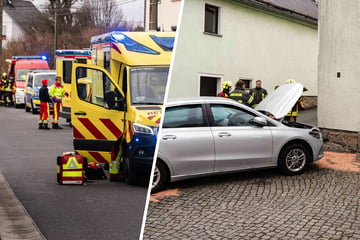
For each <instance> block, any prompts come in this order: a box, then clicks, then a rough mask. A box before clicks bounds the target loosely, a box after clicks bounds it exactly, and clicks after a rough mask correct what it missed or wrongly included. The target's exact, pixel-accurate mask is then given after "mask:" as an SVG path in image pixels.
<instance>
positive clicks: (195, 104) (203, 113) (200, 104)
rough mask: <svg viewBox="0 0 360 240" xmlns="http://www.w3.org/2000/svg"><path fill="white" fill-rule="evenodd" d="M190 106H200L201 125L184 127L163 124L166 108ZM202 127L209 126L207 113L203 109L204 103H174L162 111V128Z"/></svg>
mask: <svg viewBox="0 0 360 240" xmlns="http://www.w3.org/2000/svg"><path fill="white" fill-rule="evenodd" d="M191 106H195V107H196V106H200V107H201V113H202V117H203V126H185V127H166V126H165V125H164V124H165V115H166V111H167V110H168V109H173V108H183V107H191ZM203 127H209V119H208V113H207V111H206V109H205V106H204V104H202V103H189V104H180V105H174V106H171V107H166V109H165V112H164V120H163V123H162V128H164V129H182V128H203Z"/></svg>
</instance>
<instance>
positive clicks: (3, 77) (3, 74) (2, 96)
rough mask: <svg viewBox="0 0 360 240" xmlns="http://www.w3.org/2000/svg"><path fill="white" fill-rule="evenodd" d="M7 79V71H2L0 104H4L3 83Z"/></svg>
mask: <svg viewBox="0 0 360 240" xmlns="http://www.w3.org/2000/svg"><path fill="white" fill-rule="evenodd" d="M6 80H7V73H6V72H3V73H2V75H1V79H0V105H4V103H5V101H4V85H5V81H6Z"/></svg>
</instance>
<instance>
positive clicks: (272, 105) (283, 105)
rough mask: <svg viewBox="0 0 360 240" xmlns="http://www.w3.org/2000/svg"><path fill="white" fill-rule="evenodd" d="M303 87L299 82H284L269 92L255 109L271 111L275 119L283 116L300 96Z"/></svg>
mask: <svg viewBox="0 0 360 240" xmlns="http://www.w3.org/2000/svg"><path fill="white" fill-rule="evenodd" d="M303 89H304V87H303V85H302V84H300V83H288V84H284V85H282V86H280V87H278V88H277V89H276V90H275V91H273V92H272V93H270V94H269V95H268V96H267V97H266V98H265V99H264V100H263V101H262V102H260V103H259V105H257V106H256V108H255V109H256V110H258V111H266V112H268V113H271V114H272V115H273V116H274V117H275V118H276V119H279V118H283V117H284V116H285V115H286V114H287V113H288V112H289V111H290V110H291V108H292V107H293V106H294V105H295V103H296V102H297V101H298V99H299V98H300V97H301V94H302V92H303Z"/></svg>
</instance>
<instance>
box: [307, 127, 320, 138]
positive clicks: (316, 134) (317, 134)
mask: <svg viewBox="0 0 360 240" xmlns="http://www.w3.org/2000/svg"><path fill="white" fill-rule="evenodd" d="M309 134H310V135H311V136H313V137H314V138H317V139H321V138H322V135H321V132H320V131H319V130H316V129H313V130H311V131H310V132H309Z"/></svg>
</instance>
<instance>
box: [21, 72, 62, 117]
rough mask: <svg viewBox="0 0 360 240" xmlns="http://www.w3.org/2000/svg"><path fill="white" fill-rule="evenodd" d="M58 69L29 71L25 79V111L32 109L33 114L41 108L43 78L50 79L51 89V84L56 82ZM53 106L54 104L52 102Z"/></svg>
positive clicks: (49, 85)
mask: <svg viewBox="0 0 360 240" xmlns="http://www.w3.org/2000/svg"><path fill="white" fill-rule="evenodd" d="M55 77H56V71H51V70H48V71H46V70H42V71H33V72H29V73H28V75H27V78H26V81H25V91H24V92H25V97H24V98H25V99H24V102H25V111H26V112H30V110H31V111H32V113H33V114H36V113H37V112H38V111H39V109H40V99H39V89H40V88H41V86H42V84H41V81H42V80H43V79H47V80H48V88H49V89H50V87H51V85H53V84H54V83H55ZM50 107H51V108H52V105H51V104H50Z"/></svg>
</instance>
